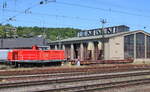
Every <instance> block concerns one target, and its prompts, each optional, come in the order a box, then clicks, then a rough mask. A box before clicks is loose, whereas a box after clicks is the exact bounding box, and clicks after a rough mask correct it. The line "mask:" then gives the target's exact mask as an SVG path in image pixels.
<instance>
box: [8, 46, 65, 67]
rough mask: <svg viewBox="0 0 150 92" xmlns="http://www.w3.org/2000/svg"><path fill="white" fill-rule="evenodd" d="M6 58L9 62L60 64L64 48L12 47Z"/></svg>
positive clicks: (62, 59) (63, 59)
mask: <svg viewBox="0 0 150 92" xmlns="http://www.w3.org/2000/svg"><path fill="white" fill-rule="evenodd" d="M7 59H8V61H9V63H10V64H14V65H20V64H21V65H23V64H30V65H32V64H36V65H37V64H39V65H42V64H61V62H64V61H65V58H64V50H39V48H38V47H37V46H33V47H32V49H14V50H12V51H10V52H8V56H7Z"/></svg>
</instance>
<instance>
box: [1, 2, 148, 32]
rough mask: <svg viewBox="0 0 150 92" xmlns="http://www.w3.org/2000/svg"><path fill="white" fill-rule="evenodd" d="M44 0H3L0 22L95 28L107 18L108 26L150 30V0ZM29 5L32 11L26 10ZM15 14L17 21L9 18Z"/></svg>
mask: <svg viewBox="0 0 150 92" xmlns="http://www.w3.org/2000/svg"><path fill="white" fill-rule="evenodd" d="M40 1H42V0H0V23H2V22H4V23H3V24H7V23H9V24H12V25H14V26H40V27H43V26H44V27H53V28H55V27H71V28H79V29H93V28H99V27H101V23H100V20H101V18H102V19H107V24H106V25H105V26H116V25H128V26H129V27H130V28H131V30H138V29H142V30H145V31H147V32H150V30H149V29H150V25H149V24H150V21H149V20H150V12H149V11H150V8H149V3H150V1H149V0H56V2H49V3H47V4H43V5H39V2H40ZM49 1H50V0H49ZM4 2H7V6H6V7H5V8H4V9H3V7H2V6H3V3H4ZM26 9H29V10H28V12H31V13H27V14H25V12H24V11H25V10H26ZM13 16H15V17H14V19H13V20H15V21H6V20H7V19H8V18H10V17H13ZM144 27H146V28H145V29H144Z"/></svg>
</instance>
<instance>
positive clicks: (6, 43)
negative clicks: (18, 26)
mask: <svg viewBox="0 0 150 92" xmlns="http://www.w3.org/2000/svg"><path fill="white" fill-rule="evenodd" d="M32 45H39V46H43V45H44V38H42V37H32V38H6V39H0V48H1V49H2V48H10V49H11V48H30V47H31V46H32Z"/></svg>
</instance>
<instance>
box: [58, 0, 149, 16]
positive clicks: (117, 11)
mask: <svg viewBox="0 0 150 92" xmlns="http://www.w3.org/2000/svg"><path fill="white" fill-rule="evenodd" d="M56 3H57V4H63V5H69V6H75V7H82V8H89V9H95V10H100V11H105V12H113V13H119V14H125V15H132V16H140V17H146V18H150V16H148V15H142V14H137V13H132V12H126V11H120V10H115V9H111V8H108V9H106V8H99V7H93V6H89V5H83V4H75V3H68V2H62V1H58V2H56Z"/></svg>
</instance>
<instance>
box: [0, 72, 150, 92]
mask: <svg viewBox="0 0 150 92" xmlns="http://www.w3.org/2000/svg"><path fill="white" fill-rule="evenodd" d="M149 76H150V70H144V71H129V72H118V73H106V74H89V75H77V76H65V77H56V78H48V79H41V80H34V81H31V80H30V81H29V80H28V81H20V82H8V83H0V89H1V90H2V91H3V92H4V91H6V89H11V88H16V87H17V88H21V87H30V86H40V85H60V84H64V83H73V86H71V87H70V86H69V87H67V86H64V87H58V88H53V87H51V88H50V89H46V88H45V89H42V90H39V91H38V90H33V92H62V91H65V92H66V91H77V92H81V90H82V91H84V90H85V91H88V90H98V89H101V88H102V89H103V88H105V87H106V88H107V87H111V86H112V87H113V86H114V85H117V84H118V85H119V83H120V84H121V83H122V84H124V83H125V82H130V81H134V82H135V81H142V80H148V81H150V77H149ZM125 79H126V80H125ZM97 80H100V82H98V83H95V82H97ZM114 80H116V81H114ZM118 80H119V81H118ZM86 81H91V82H89V83H90V84H87V85H85V84H86V83H84V82H86ZM94 81H95V82H94ZM106 81H107V82H106ZM77 82H78V83H79V84H82V85H76V84H77ZM83 83H84V84H83ZM91 83H93V84H91ZM109 83H110V84H109ZM115 83H116V84H115ZM64 85H70V84H64ZM95 85H96V86H95ZM108 85H109V86H108ZM93 87H96V88H95V89H94V88H93ZM4 89H5V90H4ZM30 91H31V90H30ZM0 92H1V91H0ZM15 92H17V91H15ZM18 92H19V91H18ZM89 92H90V91H89Z"/></svg>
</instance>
